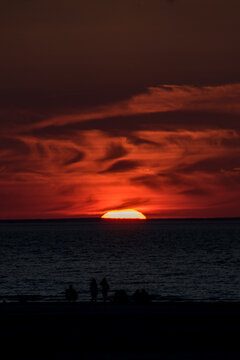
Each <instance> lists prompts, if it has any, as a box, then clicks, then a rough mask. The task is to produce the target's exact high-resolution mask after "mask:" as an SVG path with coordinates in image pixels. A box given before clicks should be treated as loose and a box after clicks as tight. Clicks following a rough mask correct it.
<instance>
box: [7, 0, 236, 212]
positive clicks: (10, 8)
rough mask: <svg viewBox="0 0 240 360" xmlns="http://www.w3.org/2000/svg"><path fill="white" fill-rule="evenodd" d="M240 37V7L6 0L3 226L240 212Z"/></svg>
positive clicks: (216, 2)
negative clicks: (123, 211)
mask: <svg viewBox="0 0 240 360" xmlns="http://www.w3.org/2000/svg"><path fill="white" fill-rule="evenodd" d="M239 34H240V3H239V0H228V1H227V0H201V1H200V0H175V1H174V0H172V1H170V0H168V1H167V0H122V1H115V0H101V1H100V0H88V1H81V0H48V1H47V0H41V1H37V0H4V1H2V2H1V5H0V44H1V58H0V73H1V74H0V78H1V82H0V127H1V134H2V135H0V136H1V144H0V154H1V162H0V183H1V191H0V200H1V201H2V204H4V208H3V209H2V210H1V213H0V217H1V218H6V217H7V218H14V217H54V216H78V215H96V214H97V215H98V214H100V213H101V212H102V211H105V210H109V208H119V207H120V208H122V207H124V206H128V207H138V208H139V209H140V210H144V211H146V212H147V213H149V214H150V215H151V214H152V216H191V215H194V216H204V215H205V214H206V215H207V216H225V215H227V214H230V215H232V216H239V215H240V213H239V210H238V209H239V200H236V199H237V197H238V195H237V194H238V192H239V168H240V163H239V162H238V155H239V152H240V140H239V120H240V119H239V114H240V111H239V94H240V88H239V85H238V83H240V66H239V64H240V46H239ZM200 155H201V156H200ZM213 164H215V165H214V166H213ZM200 179H201V181H200ZM116 182H117V183H118V185H117V186H116ZM229 184H230V185H231V186H230V185H229ZM230 188H231V190H230ZM144 191H145V193H144ZM20 193H21V194H20ZM100 193H101V195H99V194H100ZM143 193H144V194H145V195H144V196H143V195H142V194H143ZM220 193H221V194H222V196H220ZM16 194H18V195H16ZM19 194H20V195H19ZM211 196H212V197H211ZM108 199H109V200H108ZM110 199H111V201H110ZM209 199H210V200H209ZM236 201H238V202H236ZM79 204H80V205H79ZM224 209H226V210H224Z"/></svg>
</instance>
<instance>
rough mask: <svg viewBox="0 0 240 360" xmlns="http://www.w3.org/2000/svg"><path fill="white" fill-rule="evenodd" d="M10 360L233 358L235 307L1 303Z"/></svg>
mask: <svg viewBox="0 0 240 360" xmlns="http://www.w3.org/2000/svg"><path fill="white" fill-rule="evenodd" d="M0 322H1V344H2V345H1V347H2V351H3V350H7V355H6V357H5V358H13V359H27V360H28V359H29V360H30V359H31V360H35V359H38V360H40V359H80V358H81V359H86V360H88V359H89V360H90V359H97V360H98V359H101V360H102V359H106V360H110V359H116V360H120V359H130V360H136V359H140V360H142V359H144V360H145V359H239V356H240V341H239V334H240V303H181V302H175V303H174V302H172V303H152V304H146V305H136V304H112V303H107V304H103V303H96V304H91V303H79V302H77V303H37V302H36V303H34V302H32V303H30V302H29V303H3V304H1V305H0Z"/></svg>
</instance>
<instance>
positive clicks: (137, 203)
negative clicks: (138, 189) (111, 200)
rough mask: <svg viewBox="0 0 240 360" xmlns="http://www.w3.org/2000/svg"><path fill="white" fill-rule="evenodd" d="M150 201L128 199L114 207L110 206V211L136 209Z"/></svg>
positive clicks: (139, 198)
mask: <svg viewBox="0 0 240 360" xmlns="http://www.w3.org/2000/svg"><path fill="white" fill-rule="evenodd" d="M149 200H150V199H146V198H144V197H143V198H141V197H138V198H130V199H124V200H123V201H122V202H119V203H118V204H117V205H116V206H111V210H121V209H128V208H134V209H136V208H137V207H138V206H143V205H145V204H148V203H149ZM107 210H108V209H107V208H106V209H105V208H104V209H102V211H107Z"/></svg>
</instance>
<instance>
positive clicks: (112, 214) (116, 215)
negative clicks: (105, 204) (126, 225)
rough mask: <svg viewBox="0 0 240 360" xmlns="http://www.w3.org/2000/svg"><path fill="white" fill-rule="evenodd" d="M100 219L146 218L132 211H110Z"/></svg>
mask: <svg viewBox="0 0 240 360" xmlns="http://www.w3.org/2000/svg"><path fill="white" fill-rule="evenodd" d="M101 218H102V219H139V220H144V219H146V216H145V215H143V214H142V213H141V212H140V211H137V210H134V209H125V210H112V211H108V212H106V213H105V214H104V215H102V216H101Z"/></svg>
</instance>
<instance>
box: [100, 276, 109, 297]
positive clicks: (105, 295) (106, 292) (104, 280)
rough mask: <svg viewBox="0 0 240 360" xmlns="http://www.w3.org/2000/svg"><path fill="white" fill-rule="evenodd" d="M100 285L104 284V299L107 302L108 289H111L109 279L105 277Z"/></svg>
mask: <svg viewBox="0 0 240 360" xmlns="http://www.w3.org/2000/svg"><path fill="white" fill-rule="evenodd" d="M100 285H101V286H102V296H103V301H104V302H106V300H107V294H108V291H109V284H108V282H107V279H106V278H103V279H102V281H101V282H100Z"/></svg>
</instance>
